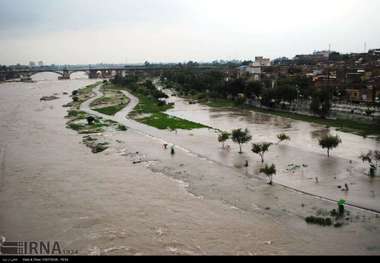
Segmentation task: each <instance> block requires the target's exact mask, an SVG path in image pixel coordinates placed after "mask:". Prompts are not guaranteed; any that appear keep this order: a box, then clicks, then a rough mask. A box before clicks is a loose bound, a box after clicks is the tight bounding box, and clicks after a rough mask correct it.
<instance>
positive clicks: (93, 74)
mask: <svg viewBox="0 0 380 263" xmlns="http://www.w3.org/2000/svg"><path fill="white" fill-rule="evenodd" d="M176 69H177V70H179V69H180V68H178V67H176V66H173V65H171V66H169V65H166V66H165V65H163V66H124V67H120V66H119V67H116V66H115V67H113V66H109V67H91V66H90V67H72V68H68V67H65V68H60V67H35V68H23V69H11V70H7V71H0V81H6V80H12V79H22V80H30V79H31V77H32V76H33V75H36V74H39V73H45V72H51V73H55V74H57V75H59V76H58V79H59V80H68V79H70V78H71V75H72V74H74V73H76V72H84V73H85V74H87V75H88V77H89V79H109V78H112V77H114V76H116V75H119V76H125V75H131V74H132V75H144V74H146V75H148V74H149V75H151V74H154V75H161V74H162V73H163V72H164V71H166V70H176ZM194 69H199V70H210V69H217V67H213V66H198V67H196V68H194ZM219 69H220V68H219Z"/></svg>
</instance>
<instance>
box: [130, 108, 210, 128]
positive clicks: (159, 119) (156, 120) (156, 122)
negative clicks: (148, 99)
mask: <svg viewBox="0 0 380 263" xmlns="http://www.w3.org/2000/svg"><path fill="white" fill-rule="evenodd" d="M136 120H137V121H138V122H141V123H144V124H146V125H149V126H152V127H155V128H157V129H160V130H166V129H171V130H177V129H182V130H193V129H200V128H208V127H207V126H204V125H202V124H199V123H195V122H191V121H188V120H184V119H180V118H177V117H173V116H169V115H167V114H165V113H162V112H156V113H153V114H152V115H151V116H149V117H145V118H141V119H136Z"/></svg>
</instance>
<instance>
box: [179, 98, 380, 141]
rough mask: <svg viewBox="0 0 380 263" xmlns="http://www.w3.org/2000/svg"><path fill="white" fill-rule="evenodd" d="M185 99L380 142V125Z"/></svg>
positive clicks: (225, 101)
mask: <svg viewBox="0 0 380 263" xmlns="http://www.w3.org/2000/svg"><path fill="white" fill-rule="evenodd" d="M184 98H185V99H187V100H189V101H194V100H195V101H198V102H199V103H201V104H203V105H207V106H209V107H212V108H217V109H218V108H219V109H242V110H251V111H255V112H260V113H265V114H271V115H276V116H280V117H284V118H290V119H293V120H297V121H305V122H310V123H315V124H319V125H325V126H327V127H334V128H336V129H337V130H339V131H342V132H348V133H353V134H356V135H360V136H364V137H367V136H375V137H377V138H378V139H379V140H380V123H375V122H374V123H373V124H369V123H365V122H359V121H354V120H348V119H322V118H319V117H316V116H310V115H301V114H298V113H293V112H285V111H276V110H275V109H273V110H269V109H262V108H258V107H254V106H250V105H242V104H239V103H237V102H235V101H232V100H227V99H216V98H209V99H200V100H197V96H196V95H195V96H185V97H184Z"/></svg>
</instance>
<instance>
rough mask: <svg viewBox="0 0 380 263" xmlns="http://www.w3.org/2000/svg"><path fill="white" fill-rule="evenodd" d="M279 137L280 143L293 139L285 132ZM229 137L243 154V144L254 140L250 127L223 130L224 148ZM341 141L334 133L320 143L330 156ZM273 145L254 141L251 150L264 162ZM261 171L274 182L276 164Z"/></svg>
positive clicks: (220, 135) (221, 135)
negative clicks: (230, 131)
mask: <svg viewBox="0 0 380 263" xmlns="http://www.w3.org/2000/svg"><path fill="white" fill-rule="evenodd" d="M277 138H278V143H277V144H280V143H281V142H284V141H290V140H291V138H290V137H289V136H288V135H287V134H285V133H281V134H279V135H278V136H277ZM229 139H231V140H232V141H233V142H234V143H236V144H238V145H239V149H240V151H239V153H240V154H242V153H243V151H242V146H243V145H244V144H247V143H249V142H250V141H252V136H251V134H250V132H249V131H248V129H245V130H243V129H236V130H233V131H232V133H228V132H222V133H220V134H219V136H218V141H219V142H220V143H222V144H223V148H224V147H225V142H226V141H228V140H229ZM341 143H342V140H341V139H340V138H339V136H332V135H327V136H324V137H323V138H321V139H320V140H319V145H320V146H321V147H322V148H323V149H326V150H327V156H328V157H330V152H331V150H332V149H335V148H337V147H338V146H339V144H341ZM272 145H273V143H267V142H263V143H253V144H252V148H251V151H252V152H253V153H255V154H257V155H259V157H260V158H261V163H262V164H264V163H265V159H264V156H265V153H267V152H268V151H269V149H270V147H271V146H272ZM260 173H264V174H266V175H267V177H268V178H269V184H272V182H273V175H275V174H276V166H275V165H274V164H271V165H268V164H266V165H265V166H264V167H262V168H261V169H260Z"/></svg>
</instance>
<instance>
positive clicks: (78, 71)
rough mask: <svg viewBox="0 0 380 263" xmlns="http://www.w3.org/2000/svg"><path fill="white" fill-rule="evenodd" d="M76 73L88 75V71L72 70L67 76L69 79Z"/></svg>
mask: <svg viewBox="0 0 380 263" xmlns="http://www.w3.org/2000/svg"><path fill="white" fill-rule="evenodd" d="M76 73H84V74H86V75H87V76H88V75H89V71H88V70H84V69H83V70H72V71H69V76H70V78H71V75H73V74H76Z"/></svg>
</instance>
